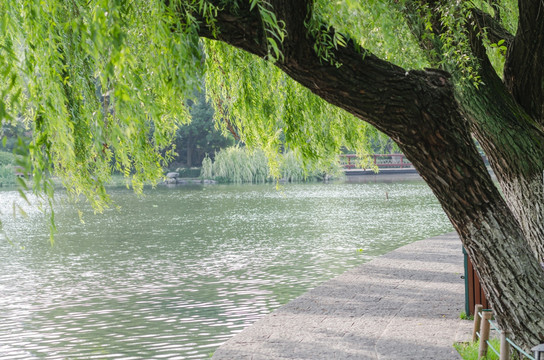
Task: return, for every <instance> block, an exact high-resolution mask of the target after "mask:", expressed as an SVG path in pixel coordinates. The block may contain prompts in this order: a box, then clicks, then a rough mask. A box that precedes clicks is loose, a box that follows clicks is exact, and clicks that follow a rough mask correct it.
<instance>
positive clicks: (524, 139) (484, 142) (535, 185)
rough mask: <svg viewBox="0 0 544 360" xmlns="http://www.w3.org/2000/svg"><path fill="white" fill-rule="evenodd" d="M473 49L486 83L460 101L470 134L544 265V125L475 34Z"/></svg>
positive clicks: (463, 94)
mask: <svg viewBox="0 0 544 360" xmlns="http://www.w3.org/2000/svg"><path fill="white" fill-rule="evenodd" d="M543 17H544V15H543ZM471 45H472V49H473V52H474V54H475V56H477V57H478V58H479V63H480V68H479V74H480V76H481V78H482V84H480V85H479V87H478V89H476V88H474V87H473V86H466V87H464V88H463V89H460V91H458V94H457V96H458V98H459V99H460V102H461V103H462V104H463V107H464V109H465V113H466V114H467V115H468V117H469V119H470V124H471V131H472V132H473V134H474V135H475V137H476V139H477V140H478V142H479V143H480V144H481V146H482V148H483V149H484V151H485V152H486V154H487V155H488V158H489V161H490V164H491V167H492V168H493V170H494V172H495V174H496V175H497V179H498V181H499V183H500V185H501V189H502V190H503V195H504V197H505V199H506V202H507V203H508V206H509V207H510V209H511V210H512V212H513V214H514V216H515V217H516V219H517V220H518V222H519V224H520V226H521V229H522V231H523V233H524V234H525V237H526V238H527V241H528V243H529V246H530V247H531V248H532V250H533V252H534V254H535V257H536V258H537V259H538V261H539V262H541V263H544V128H543V127H542V126H541V123H542V121H540V122H539V121H536V120H535V119H534V118H533V117H531V116H530V115H529V114H528V113H527V111H526V109H525V108H524V107H523V104H520V103H519V102H518V101H517V100H516V99H515V96H514V94H512V93H511V91H510V90H509V89H508V86H506V85H505V84H504V83H503V81H501V79H500V78H499V77H498V76H497V74H496V72H495V70H494V69H493V67H492V66H491V63H490V62H489V60H488V58H487V54H486V50H485V48H484V47H483V45H482V43H481V39H480V38H479V37H478V36H477V35H476V34H473V36H472V44H471ZM518 46H519V45H518ZM536 75H537V74H535V76H536ZM510 86H512V85H510ZM529 109H533V110H534V108H529Z"/></svg>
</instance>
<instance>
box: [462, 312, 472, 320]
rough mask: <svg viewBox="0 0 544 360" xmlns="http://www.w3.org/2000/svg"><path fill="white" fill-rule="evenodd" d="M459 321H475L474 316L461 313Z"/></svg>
mask: <svg viewBox="0 0 544 360" xmlns="http://www.w3.org/2000/svg"><path fill="white" fill-rule="evenodd" d="M459 319H461V320H474V315H467V313H466V312H464V311H461V313H460V314H459Z"/></svg>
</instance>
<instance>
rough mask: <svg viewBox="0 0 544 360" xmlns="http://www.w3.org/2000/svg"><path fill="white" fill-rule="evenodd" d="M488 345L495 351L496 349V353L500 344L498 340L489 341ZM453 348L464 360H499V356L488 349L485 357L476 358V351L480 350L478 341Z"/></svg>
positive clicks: (455, 345) (457, 344) (456, 345)
mask: <svg viewBox="0 0 544 360" xmlns="http://www.w3.org/2000/svg"><path fill="white" fill-rule="evenodd" d="M490 343H491V345H492V346H493V347H494V348H495V349H497V351H498V350H499V349H500V347H501V342H500V340H499V339H491V340H490ZM453 347H455V349H456V350H457V352H458V353H459V354H460V355H461V357H462V358H463V359H464V360H480V359H486V360H499V356H498V355H497V354H495V352H493V350H491V349H490V348H488V350H487V356H485V357H482V358H478V349H479V348H480V341H479V340H478V341H476V342H474V343H456V344H454V345H453Z"/></svg>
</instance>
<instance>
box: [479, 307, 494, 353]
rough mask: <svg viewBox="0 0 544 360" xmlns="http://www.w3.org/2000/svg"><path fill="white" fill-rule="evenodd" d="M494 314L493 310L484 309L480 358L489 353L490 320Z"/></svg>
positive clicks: (481, 325)
mask: <svg viewBox="0 0 544 360" xmlns="http://www.w3.org/2000/svg"><path fill="white" fill-rule="evenodd" d="M492 316H493V314H492V313H491V311H482V323H481V324H480V349H479V350H478V359H480V358H482V357H484V356H486V355H487V340H489V329H490V325H489V320H491V317H492Z"/></svg>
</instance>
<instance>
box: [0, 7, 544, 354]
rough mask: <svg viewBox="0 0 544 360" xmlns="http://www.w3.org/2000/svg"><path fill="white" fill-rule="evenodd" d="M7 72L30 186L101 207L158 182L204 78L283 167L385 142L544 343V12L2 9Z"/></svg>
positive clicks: (494, 296)
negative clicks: (284, 153)
mask: <svg viewBox="0 0 544 360" xmlns="http://www.w3.org/2000/svg"><path fill="white" fill-rule="evenodd" d="M0 70H1V71H0V76H1V79H0V91H1V96H0V118H1V119H2V122H16V121H23V122H24V123H25V124H26V126H28V127H29V128H30V129H31V130H32V134H33V135H32V138H31V139H30V143H29V145H25V142H23V141H21V143H20V147H19V150H18V151H19V152H22V153H24V154H26V155H27V156H26V157H24V158H23V159H24V160H23V162H24V164H23V165H25V166H26V167H27V170H28V171H29V172H31V173H32V174H33V175H34V179H35V181H34V189H35V190H36V191H43V190H45V191H46V192H49V190H50V189H51V185H50V183H49V180H48V178H46V177H43V176H42V174H44V173H48V172H51V173H55V174H57V175H58V176H59V177H60V178H61V179H62V180H63V182H64V184H65V186H66V187H67V189H68V190H69V193H70V194H73V195H75V196H77V195H79V194H84V195H86V196H87V198H88V199H89V200H90V201H91V202H92V203H93V205H94V206H96V207H98V208H100V207H101V206H103V205H104V203H105V202H107V194H106V192H105V191H104V187H103V184H104V182H106V181H107V180H108V177H109V174H110V173H111V170H112V169H113V168H116V169H118V170H120V171H123V172H124V173H125V174H126V175H127V176H128V177H132V179H133V183H134V184H135V185H136V188H137V189H138V188H140V187H141V184H142V182H143V181H148V180H150V181H156V180H157V179H159V178H160V177H161V176H162V171H161V167H162V166H163V165H164V163H165V162H166V161H167V160H168V158H169V154H171V151H172V149H170V148H169V144H170V143H171V141H172V137H173V136H174V134H175V129H176V126H177V125H178V124H180V123H184V122H186V121H188V112H187V110H186V108H185V106H184V101H183V99H188V98H190V97H191V96H192V95H193V94H195V89H197V88H198V87H199V86H201V77H202V76H203V74H205V76H206V79H207V81H206V82H207V91H208V94H209V96H210V98H211V100H212V101H213V103H214V106H215V108H216V114H217V118H218V121H219V122H220V123H221V124H222V126H223V127H224V128H225V129H228V130H230V131H231V132H233V133H235V134H237V136H240V138H241V139H242V140H243V141H244V142H245V143H247V144H248V145H250V146H253V147H261V148H263V149H265V150H266V151H267V153H268V154H269V156H270V159H271V161H270V164H271V167H272V169H277V168H278V164H277V163H276V161H275V160H274V159H275V155H274V154H276V153H277V152H278V151H279V150H280V149H281V148H282V147H285V146H288V147H289V148H291V149H294V150H296V151H297V152H298V154H300V155H301V156H302V157H304V158H306V159H319V160H323V161H325V160H326V159H330V158H331V157H332V156H334V154H336V153H337V151H338V150H339V149H340V147H341V146H348V147H350V148H354V149H357V150H358V151H362V152H364V149H365V139H366V138H367V136H368V134H369V133H371V132H372V131H373V130H372V129H374V128H375V129H378V130H379V131H381V132H383V133H384V134H386V135H388V136H389V137H390V138H391V139H393V141H395V142H396V144H398V146H399V147H400V148H401V149H402V151H403V152H404V154H405V155H406V156H407V157H408V158H409V159H410V160H411V161H412V163H413V164H414V166H415V167H416V168H417V170H418V171H419V173H420V174H421V176H422V177H423V178H424V179H425V181H426V182H427V183H428V184H429V186H430V187H431V189H432V190H433V192H434V194H435V195H436V196H437V198H438V200H439V201H440V203H441V204H442V207H443V209H444V211H445V212H446V214H447V215H448V217H449V219H450V220H451V222H452V224H453V226H454V227H455V229H456V230H457V232H458V233H459V235H460V237H461V240H462V242H463V244H464V246H465V248H466V249H467V251H468V254H469V256H470V257H471V259H472V260H473V262H474V264H475V265H476V270H477V272H478V273H479V275H480V277H481V280H482V282H483V286H484V289H485V291H486V293H487V295H488V297H489V299H490V301H491V303H492V305H493V309H494V310H495V313H496V314H497V317H498V321H499V324H500V325H501V326H502V327H503V328H504V329H507V330H509V331H510V332H511V333H512V334H513V337H514V339H515V340H516V341H518V342H519V343H521V344H522V345H523V346H524V347H526V348H528V347H530V346H533V345H535V344H537V343H542V342H544V317H543V315H542V314H544V271H543V269H542V267H541V264H540V263H541V262H543V261H544V179H543V172H544V107H543V105H544V101H543V97H544V3H543V2H542V1H539V0H519V1H517V2H515V1H513V0H488V1H483V0H474V1H466V2H464V1H457V0H372V1H354V0H344V1H328V0H293V1H291V0H289V1H286V0H231V1H227V0H215V1H212V0H210V1H205V0H186V1H181V0H170V1H168V0H151V1H148V0H132V1H128V0H90V1H89V0H71V1H66V0H48V1H40V0H3V1H2V2H0ZM368 124H370V125H371V126H370V125H368ZM474 138H476V139H477V140H478V142H479V143H480V144H481V146H482V148H483V149H484V151H485V152H486V154H487V155H488V157H489V160H490V164H491V166H492V168H493V170H494V172H495V174H496V175H497V178H498V182H499V184H500V188H501V189H502V194H501V192H500V190H499V189H497V187H496V186H495V185H494V183H493V181H492V179H491V178H490V176H489V174H488V171H487V169H486V167H485V165H484V163H483V162H482V159H481V156H480V154H479V153H478V151H477V149H476V146H475V145H474V140H473V139H474ZM165 149H167V151H165ZM168 149H169V150H168ZM161 154H163V155H161ZM164 154H166V155H164Z"/></svg>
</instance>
